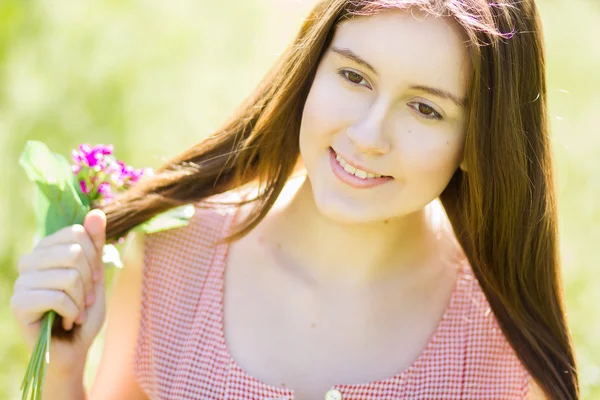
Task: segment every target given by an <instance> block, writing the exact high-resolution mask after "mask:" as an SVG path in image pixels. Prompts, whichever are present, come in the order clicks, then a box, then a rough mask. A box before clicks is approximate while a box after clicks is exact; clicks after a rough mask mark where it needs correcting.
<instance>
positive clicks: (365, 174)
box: [330, 148, 391, 179]
mask: <svg viewBox="0 0 600 400" xmlns="http://www.w3.org/2000/svg"><path fill="white" fill-rule="evenodd" d="M330 151H332V152H333V155H334V156H335V159H336V160H337V162H338V163H339V164H340V166H341V167H342V168H343V169H344V171H346V172H347V173H349V174H352V175H354V176H357V177H359V178H361V179H375V178H391V177H390V176H388V175H381V174H377V173H374V172H371V171H366V170H363V169H361V168H359V167H357V166H354V165H352V164H351V163H349V162H348V161H346V160H345V159H344V157H342V156H340V155H339V154H338V153H337V152H336V151H335V150H334V149H333V148H330Z"/></svg>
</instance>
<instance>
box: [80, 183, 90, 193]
mask: <svg viewBox="0 0 600 400" xmlns="http://www.w3.org/2000/svg"><path fill="white" fill-rule="evenodd" d="M79 186H80V187H81V191H82V192H83V194H89V193H90V189H89V188H88V186H87V183H86V182H85V181H80V182H79Z"/></svg>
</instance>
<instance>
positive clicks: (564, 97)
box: [0, 0, 600, 399]
mask: <svg viewBox="0 0 600 400" xmlns="http://www.w3.org/2000/svg"><path fill="white" fill-rule="evenodd" d="M313 3H314V1H313V0H302V1H300V0H228V1H198V0H177V1H164V0H146V1H140V0H130V1H117V0H88V1H83V2H81V1H80V2H76V1H69V0H65V1H23V0H2V1H1V2H0V166H1V167H2V169H1V172H0V196H1V197H0V224H1V225H0V226H1V228H0V268H1V270H0V271H1V272H0V305H1V306H0V321H2V323H1V324H0V398H1V399H17V398H20V392H19V385H20V382H21V379H22V377H23V373H24V370H25V367H26V364H27V361H28V357H29V355H28V354H27V351H26V349H25V348H24V345H23V343H22V342H21V338H20V336H19V332H18V329H17V327H16V324H15V323H14V322H13V319H12V315H11V313H10V310H9V308H8V304H9V298H10V295H11V292H12V285H13V282H14V280H15V279H16V275H17V274H16V263H17V259H18V258H19V256H20V255H21V254H22V253H24V252H27V251H30V250H31V245H32V236H33V231H34V217H33V213H32V210H31V208H30V202H31V193H32V185H31V184H30V183H29V182H28V181H27V180H26V178H25V174H24V173H23V170H22V169H21V168H20V167H19V166H18V162H17V160H18V157H19V154H20V153H21V151H22V150H23V148H24V145H25V141H26V140H28V139H37V140H42V141H44V142H46V143H47V144H48V145H49V146H50V147H51V148H52V149H54V150H55V151H57V152H61V153H63V154H64V155H66V156H68V154H69V152H70V149H71V148H74V147H76V146H77V145H78V144H80V143H83V142H88V143H92V144H96V143H113V144H114V145H115V147H116V153H117V154H116V155H117V157H119V158H121V159H124V160H125V161H127V162H128V163H130V164H133V165H134V166H137V167H142V166H151V167H156V166H158V164H159V163H160V162H161V161H162V160H164V159H166V158H169V157H171V156H173V155H175V154H176V153H178V152H180V151H182V150H184V149H186V148H187V147H189V146H190V145H192V144H194V143H196V142H197V141H199V140H201V139H202V137H203V136H204V135H206V134H207V133H209V132H211V131H213V130H214V129H216V128H217V127H218V126H219V125H220V124H221V123H222V122H223V121H224V120H225V119H226V118H227V117H228V116H229V115H230V114H231V113H232V111H233V110H234V108H235V106H236V105H237V104H238V103H240V102H241V101H242V100H243V99H244V98H245V97H246V96H247V95H248V94H249V93H250V91H251V90H252V89H253V88H254V87H255V85H256V84H257V83H258V81H259V79H260V78H261V77H262V76H263V74H264V73H265V72H266V71H267V69H268V68H269V67H270V65H271V64H272V63H273V62H274V61H275V60H276V58H277V57H278V54H279V53H281V52H282V50H283V49H284V47H285V46H286V45H287V44H288V43H289V41H290V40H291V39H292V37H293V36H294V35H295V33H296V30H297V29H298V27H299V25H300V23H301V20H302V18H303V16H305V15H306V13H307V12H308V10H309V8H310V6H311V5H312V4H313ZM539 7H540V9H541V13H542V17H543V23H544V27H545V34H546V38H547V55H548V73H549V98H550V115H551V119H552V138H553V145H554V146H553V148H554V151H555V155H556V160H557V163H556V164H557V165H556V166H557V173H558V174H557V181H558V185H557V187H558V190H559V193H558V195H559V206H560V229H561V230H560V240H561V251H562V259H563V266H564V279H565V289H566V296H567V306H568V311H569V320H570V326H571V330H572V332H573V336H574V339H575V344H576V347H577V356H578V359H579V362H580V367H581V381H582V384H583V394H584V398H586V399H600V366H599V365H600V307H599V305H600V283H599V282H597V279H598V278H599V277H600V273H598V270H599V269H600V251H599V247H598V243H600V206H599V201H598V198H599V197H600V171H599V169H600V156H599V155H600V128H598V125H599V120H600V111H599V110H600V94H598V91H600V44H599V42H598V40H599V39H600V3H599V2H598V1H596V0H569V1H568V2H567V1H558V0H539ZM101 339H102V337H100V340H98V341H97V342H96V344H95V345H94V347H93V348H92V351H91V354H90V360H89V365H88V370H87V375H86V378H87V380H88V382H89V381H90V380H91V378H92V377H93V374H94V371H95V368H96V366H97V363H98V357H99V354H100V351H101Z"/></svg>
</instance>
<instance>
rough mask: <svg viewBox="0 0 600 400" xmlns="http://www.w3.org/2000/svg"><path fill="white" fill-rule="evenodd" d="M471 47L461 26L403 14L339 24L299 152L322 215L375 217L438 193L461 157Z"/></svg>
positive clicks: (402, 211) (401, 211) (351, 219)
mask: <svg viewBox="0 0 600 400" xmlns="http://www.w3.org/2000/svg"><path fill="white" fill-rule="evenodd" d="M465 43H466V42H465V37H464V36H463V34H462V31H461V30H460V28H459V26H458V25H456V24H455V23H452V22H450V21H449V20H447V19H442V18H435V17H433V16H426V15H424V14H423V15H419V14H416V13H414V12H413V13H411V12H410V11H402V10H394V11H386V12H383V13H381V14H378V15H375V16H370V17H361V18H354V19H351V20H347V21H345V22H344V23H342V24H341V25H340V26H339V27H338V28H337V30H336V33H335V35H334V38H333V41H332V44H331V46H330V47H329V49H328V50H327V52H326V53H325V55H324V56H323V59H322V60H321V62H320V64H319V67H318V70H317V73H316V76H315V79H314V82H313V84H312V87H311V90H310V93H309V95H308V98H307V100H306V104H305V107H304V111H303V115H302V125H301V128H300V154H301V158H302V161H303V163H304V165H305V167H306V169H307V172H308V178H309V180H310V183H311V186H312V191H313V195H314V199H315V202H316V204H317V207H318V209H319V210H320V212H321V213H322V214H324V215H326V216H328V217H330V218H333V219H335V220H338V221H340V222H347V223H363V222H375V221H380V220H384V219H388V218H394V217H400V216H403V215H407V214H409V213H412V212H415V211H418V210H420V209H422V208H423V207H424V206H425V205H427V204H428V203H429V202H431V201H432V200H434V199H435V198H437V197H438V196H439V195H440V193H441V192H442V191H443V190H444V188H445V187H446V186H447V184H448V182H449V181H450V178H451V177H452V175H453V174H454V172H455V171H456V169H457V167H458V166H459V164H460V163H461V161H462V156H463V148H464V141H465V116H466V110H465V108H464V102H465V96H466V93H467V79H468V76H469V73H470V59H469V54H468V51H467V48H466V44H465ZM340 157H341V160H340ZM355 168H358V170H356V169H355ZM366 173H368V174H366ZM380 175H381V177H378V176H380Z"/></svg>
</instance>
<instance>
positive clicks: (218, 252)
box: [135, 207, 530, 400]
mask: <svg viewBox="0 0 600 400" xmlns="http://www.w3.org/2000/svg"><path fill="white" fill-rule="evenodd" d="M234 217H235V209H234V208H232V207H220V208H218V209H212V210H207V209H205V208H200V207H197V208H196V215H195V216H194V218H193V219H192V220H191V222H190V224H189V226H187V227H184V228H179V229H173V230H168V231H163V232H159V233H154V234H152V235H147V236H146V240H145V266H144V277H143V292H142V306H141V326H140V332H139V337H138V343H137V349H136V359H135V371H136V377H137V380H138V382H139V384H140V387H141V388H142V389H143V390H144V391H145V393H146V394H147V396H148V398H150V399H178V400H179V399H190V400H191V399H211V400H267V399H281V400H283V399H285V400H292V399H294V393H293V391H292V390H290V389H286V388H280V387H274V386H270V385H267V384H265V383H263V382H261V381H259V380H258V379H256V378H254V377H252V376H250V375H249V374H248V373H246V372H245V371H244V370H242V368H241V367H240V366H239V365H238V364H237V363H236V361H235V360H234V359H233V358H232V357H231V355H230V354H229V352H228V350H227V346H226V343H225V338H224V333H223V332H224V331H223V308H222V304H223V302H222V300H223V298H222V296H223V277H224V269H225V265H226V262H225V261H226V258H227V251H228V246H227V245H217V246H213V241H214V239H217V238H220V237H222V236H223V235H226V234H228V233H229V232H230V231H231V228H232V226H233V220H234ZM463 264H464V265H462V266H461V267H460V271H459V276H458V280H457V284H456V287H455V289H454V292H453V294H452V298H451V300H450V304H449V306H448V307H447V309H446V311H445V313H444V316H443V318H442V320H441V321H440V323H439V325H438V327H437V330H436V331H435V333H434V334H433V336H432V338H431V339H430V341H429V343H428V345H427V346H426V348H425V349H424V350H423V351H422V353H421V354H420V356H419V357H418V358H417V360H416V361H414V363H413V364H412V365H411V366H410V367H409V368H408V369H405V370H404V371H401V372H399V373H398V374H397V375H395V376H392V377H389V378H387V379H383V380H379V381H375V382H368V383H361V384H344V383H343V382H340V383H339V385H336V386H332V387H331V389H336V390H337V391H339V393H341V395H342V399H343V400H363V399H370V400H384V399H385V400H391V399H419V400H445V399H447V400H450V399H477V400H484V399H489V400H492V399H493V400H499V399H502V400H511V399H515V400H516V399H524V398H525V397H526V395H527V390H528V385H529V381H530V376H529V374H528V372H527V371H526V370H525V368H524V367H523V366H522V364H521V363H520V362H519V360H518V358H517V356H516V355H515V352H514V351H513V349H512V348H511V346H510V345H509V343H508V341H507V340H506V338H505V337H504V335H503V334H502V332H501V331H500V328H499V326H498V323H497V320H496V319H495V317H494V314H493V313H492V312H491V310H490V307H489V304H488V302H487V301H486V298H485V296H484V294H483V292H482V290H481V287H480V286H479V283H478V282H477V279H476V278H475V276H474V275H473V272H472V271H471V268H470V266H469V265H468V263H466V262H464V263H463ZM323 396H325V393H324V394H323Z"/></svg>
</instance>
